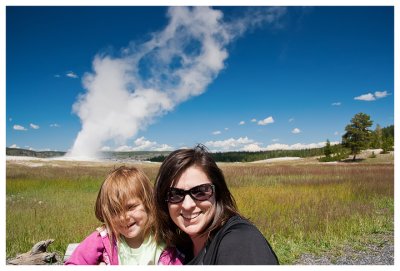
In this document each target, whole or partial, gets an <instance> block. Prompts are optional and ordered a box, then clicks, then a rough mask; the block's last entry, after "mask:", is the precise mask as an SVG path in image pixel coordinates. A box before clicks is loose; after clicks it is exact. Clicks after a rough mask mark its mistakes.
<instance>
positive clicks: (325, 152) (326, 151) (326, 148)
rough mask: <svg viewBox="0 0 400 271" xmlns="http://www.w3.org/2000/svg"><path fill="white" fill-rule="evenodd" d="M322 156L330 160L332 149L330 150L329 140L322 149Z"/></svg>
mask: <svg viewBox="0 0 400 271" xmlns="http://www.w3.org/2000/svg"><path fill="white" fill-rule="evenodd" d="M324 154H325V156H326V157H327V158H330V157H331V155H332V148H331V142H330V141H329V139H327V140H326V145H325V148H324Z"/></svg>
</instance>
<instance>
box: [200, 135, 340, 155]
mask: <svg viewBox="0 0 400 271" xmlns="http://www.w3.org/2000/svg"><path fill="white" fill-rule="evenodd" d="M336 144H340V142H338V141H333V142H331V145H336ZM205 145H206V146H207V147H208V148H209V149H210V150H211V151H212V152H227V151H249V152H257V151H273V150H301V149H313V148H322V147H324V146H325V145H326V142H319V143H310V144H303V143H296V144H292V145H288V144H280V143H274V144H271V145H268V146H267V147H262V143H260V142H256V141H254V140H252V139H249V138H248V137H240V138H237V139H235V138H229V139H226V140H219V141H208V142H206V143H205Z"/></svg>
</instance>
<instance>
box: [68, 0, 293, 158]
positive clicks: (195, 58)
mask: <svg viewBox="0 0 400 271" xmlns="http://www.w3.org/2000/svg"><path fill="white" fill-rule="evenodd" d="M255 11H256V12H252V13H251V14H250V13H249V14H246V16H244V17H242V18H240V19H237V20H235V21H231V22H224V21H223V14H222V12H221V11H219V10H214V9H211V8H208V7H171V8H169V9H168V18H169V23H168V25H167V26H166V27H165V29H164V30H162V31H160V32H157V33H153V34H152V38H151V39H150V40H148V41H146V42H144V43H142V44H134V43H132V45H131V46H130V47H128V48H125V49H124V50H122V51H123V53H122V55H121V56H120V57H112V56H109V55H97V56H96V57H95V59H94V61H93V72H92V73H87V74H85V75H84V77H83V85H84V88H85V89H86V92H85V93H84V94H82V95H81V96H80V97H79V98H78V100H77V101H76V103H75V104H74V105H73V111H74V113H76V114H77V115H78V116H79V118H80V119H81V122H82V129H81V131H80V132H79V133H78V135H77V138H76V139H75V142H74V145H73V147H72V148H71V150H70V152H69V154H68V155H69V156H74V157H95V156H96V155H97V152H98V151H99V150H100V149H101V148H102V146H103V144H104V143H105V142H107V141H111V140H113V141H114V142H116V143H118V144H123V143H124V142H125V141H126V140H127V139H129V138H131V137H133V136H135V135H136V134H137V132H138V131H139V130H143V129H145V128H146V127H147V126H148V125H150V124H151V123H153V122H154V121H155V119H156V117H159V116H162V115H164V114H166V113H167V112H169V111H171V110H173V109H174V108H175V107H176V106H177V105H178V104H180V103H182V102H184V101H186V100H187V99H189V98H191V97H194V96H197V95H200V94H202V93H203V92H204V91H205V90H206V87H207V86H208V85H209V84H210V83H211V82H212V81H213V80H214V79H215V78H216V76H217V75H218V74H219V72H220V71H221V70H222V69H223V68H224V61H225V60H226V59H227V57H228V52H227V48H226V47H227V45H228V44H229V43H230V42H232V41H233V40H234V39H235V38H237V37H239V36H240V35H242V34H243V33H244V32H245V31H246V29H248V28H250V27H255V26H259V25H261V24H263V23H269V24H274V25H278V24H275V23H276V22H278V19H279V18H280V17H281V16H282V15H283V14H284V13H285V11H286V10H285V8H277V7H273V8H267V7H266V8H258V9H256V10H255Z"/></svg>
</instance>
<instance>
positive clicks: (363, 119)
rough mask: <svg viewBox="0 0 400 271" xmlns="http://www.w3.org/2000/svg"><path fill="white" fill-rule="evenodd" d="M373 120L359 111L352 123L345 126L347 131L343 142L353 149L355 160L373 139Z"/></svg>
mask: <svg viewBox="0 0 400 271" xmlns="http://www.w3.org/2000/svg"><path fill="white" fill-rule="evenodd" d="M372 123H373V121H372V120H371V119H370V116H369V115H367V114H364V113H358V114H356V115H354V117H353V118H352V119H351V123H350V124H348V125H347V126H346V128H345V130H346V133H345V134H344V135H343V137H342V144H343V145H344V146H346V147H347V148H349V149H350V150H351V154H352V155H353V161H355V160H356V155H357V154H359V153H360V151H361V150H364V149H366V148H368V146H369V143H370V140H371V130H369V129H368V128H369V127H371V126H372Z"/></svg>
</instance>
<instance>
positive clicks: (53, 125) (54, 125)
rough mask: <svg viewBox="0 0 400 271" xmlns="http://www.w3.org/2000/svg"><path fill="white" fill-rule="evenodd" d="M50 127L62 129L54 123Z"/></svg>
mask: <svg viewBox="0 0 400 271" xmlns="http://www.w3.org/2000/svg"><path fill="white" fill-rule="evenodd" d="M50 127H55V128H58V127H60V125H59V124H58V123H52V124H50Z"/></svg>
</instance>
